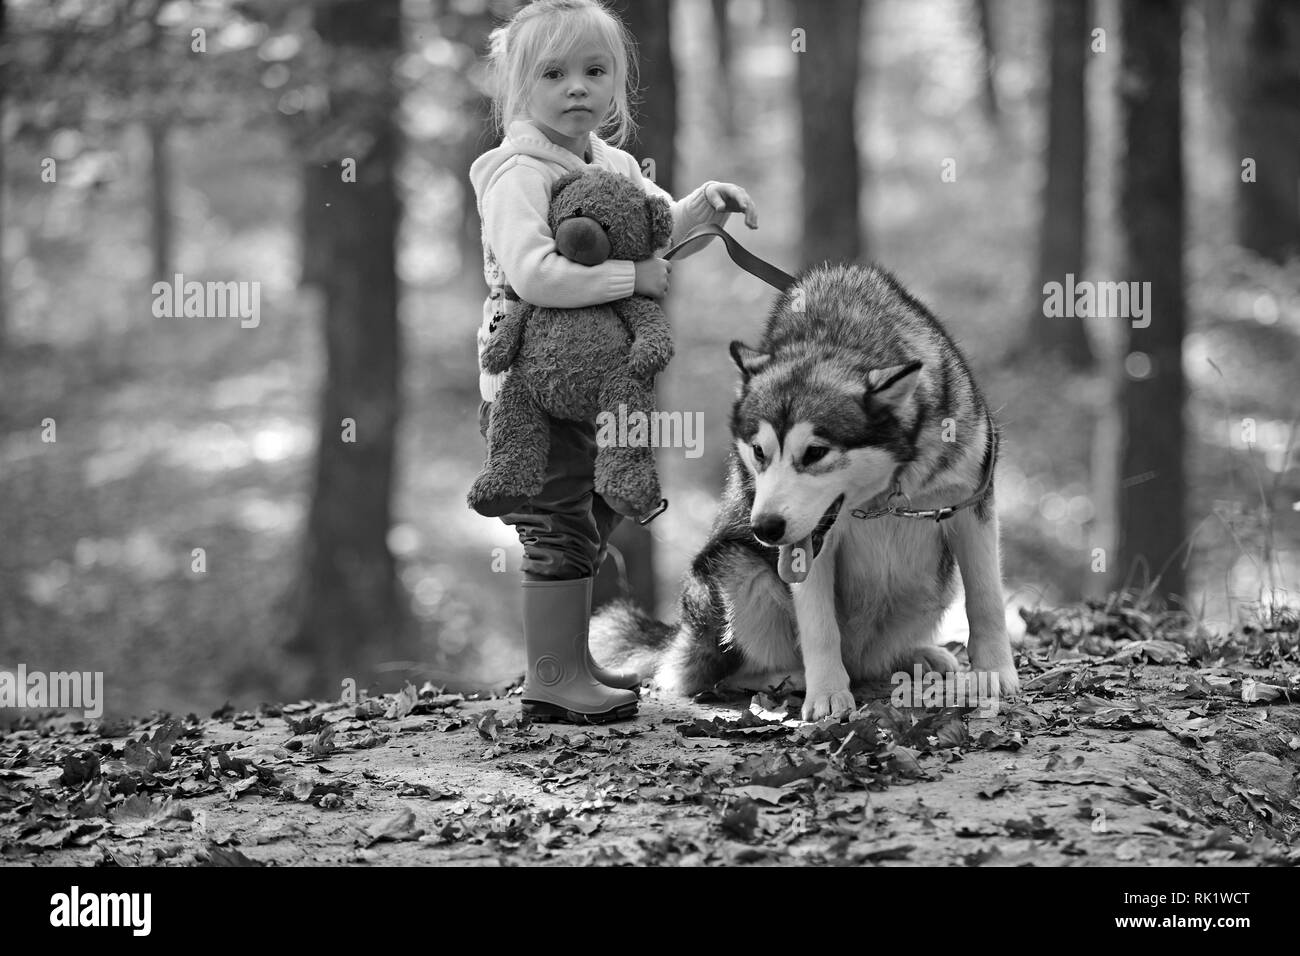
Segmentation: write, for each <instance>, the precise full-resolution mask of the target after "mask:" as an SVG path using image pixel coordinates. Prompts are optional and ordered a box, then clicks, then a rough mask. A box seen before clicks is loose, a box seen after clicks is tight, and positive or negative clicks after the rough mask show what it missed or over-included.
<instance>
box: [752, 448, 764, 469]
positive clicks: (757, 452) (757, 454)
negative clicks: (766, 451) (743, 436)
mask: <svg viewBox="0 0 1300 956" xmlns="http://www.w3.org/2000/svg"><path fill="white" fill-rule="evenodd" d="M754 461H756V462H758V463H759V464H760V465H761V464H763V446H762V445H755V446H754Z"/></svg>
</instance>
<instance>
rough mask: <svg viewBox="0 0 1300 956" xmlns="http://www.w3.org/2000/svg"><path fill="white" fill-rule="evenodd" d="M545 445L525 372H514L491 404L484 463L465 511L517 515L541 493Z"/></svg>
mask: <svg viewBox="0 0 1300 956" xmlns="http://www.w3.org/2000/svg"><path fill="white" fill-rule="evenodd" d="M550 443H551V430H550V423H549V422H548V421H547V417H546V412H545V410H544V409H542V407H541V406H540V405H538V404H537V402H536V401H534V399H533V395H532V389H531V388H530V387H529V383H528V376H527V374H526V373H525V371H524V369H522V368H517V369H515V370H514V371H513V372H511V373H510V374H509V375H508V376H506V380H505V382H504V383H503V384H502V386H501V391H500V392H498V393H497V399H496V401H495V402H493V403H492V411H491V418H490V419H489V421H488V429H487V446H488V449H487V458H486V459H485V460H484V462H483V470H482V471H480V472H479V474H478V477H477V478H475V479H474V484H473V485H472V486H471V487H470V490H469V496H468V501H469V506H470V507H471V508H473V509H474V510H475V511H477V512H478V513H479V514H481V515H484V516H486V517H489V518H499V517H501V516H502V515H506V514H510V513H511V512H514V511H518V510H519V508H520V506H521V505H523V504H524V502H526V501H527V500H528V499H529V498H531V497H533V496H534V495H536V494H538V493H540V492H541V490H542V485H543V483H544V480H545V476H546V458H547V455H548V454H549V453H550V450H551V449H550Z"/></svg>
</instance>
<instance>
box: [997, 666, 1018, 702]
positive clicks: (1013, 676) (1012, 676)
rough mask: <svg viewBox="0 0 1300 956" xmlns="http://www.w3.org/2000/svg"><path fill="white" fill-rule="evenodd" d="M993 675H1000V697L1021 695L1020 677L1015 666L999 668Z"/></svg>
mask: <svg viewBox="0 0 1300 956" xmlns="http://www.w3.org/2000/svg"><path fill="white" fill-rule="evenodd" d="M993 673H995V674H997V675H998V696H1000V697H1015V696H1016V695H1017V694H1019V693H1020V675H1019V674H1017V673H1016V669H1015V667H1014V666H1013V665H1011V664H1007V665H1006V666H1004V667H999V668H998V669H997V670H996V671H994V672H993Z"/></svg>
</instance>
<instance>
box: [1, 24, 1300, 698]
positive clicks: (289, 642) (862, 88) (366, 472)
mask: <svg viewBox="0 0 1300 956" xmlns="http://www.w3.org/2000/svg"><path fill="white" fill-rule="evenodd" d="M515 6H516V4H515V3H513V2H511V0H500V2H497V0H493V2H491V3H488V2H486V0H320V2H309V0H259V2H236V0H206V2H191V0H3V2H2V3H0V12H2V14H0V71H2V77H3V83H2V86H0V90H2V100H0V137H2V145H3V153H2V155H3V173H2V177H3V194H2V197H0V237H2V246H3V269H2V270H0V282H2V286H0V668H13V667H15V666H16V665H17V664H19V663H25V664H26V665H27V667H28V669H29V670H47V671H51V670H71V669H76V670H88V671H95V670H102V671H104V672H105V686H106V694H107V713H109V714H131V713H143V712H145V711H147V710H149V709H153V708H161V709H169V710H173V711H179V712H185V711H190V710H196V711H200V712H202V711H205V710H209V709H213V708H216V707H219V706H221V705H222V703H223V702H224V701H226V700H231V701H233V702H235V703H236V704H237V705H240V706H249V705H252V704H255V703H256V702H257V701H259V700H271V699H282V698H285V697H292V696H297V695H302V694H307V693H313V694H318V695H322V696H335V695H337V694H338V691H339V685H340V681H341V680H342V679H343V678H344V677H348V676H353V677H356V678H357V679H358V680H359V682H360V683H361V685H362V686H365V685H366V684H367V683H370V684H371V686H372V688H373V689H375V690H392V689H395V688H396V687H397V686H399V685H400V682H401V681H402V680H403V679H405V678H411V679H413V680H416V682H417V683H418V682H419V681H421V680H424V679H431V680H433V681H434V682H435V683H436V684H439V685H447V686H450V687H452V688H455V689H467V688H474V687H490V686H496V687H500V686H502V685H503V684H505V683H506V682H508V681H510V680H512V679H514V678H515V677H516V676H518V675H519V674H520V673H522V669H523V649H522V639H521V637H520V632H519V618H518V614H519V600H518V568H519V560H520V547H519V544H518V541H517V539H516V538H515V536H514V533H513V531H512V530H511V529H510V528H508V527H506V526H504V525H502V524H501V523H500V522H497V521H493V520H489V519H485V518H481V517H479V516H477V515H476V514H474V513H473V512H471V511H470V510H469V509H468V508H467V507H466V505H465V492H466V491H467V489H468V487H469V484H470V482H471V480H472V478H473V476H474V475H475V474H476V472H477V470H478V468H479V465H480V463H481V461H482V454H483V443H482V440H481V438H480V436H479V433H478V428H477V407H478V390H477V377H476V359H475V348H474V330H475V328H476V327H477V325H478V323H479V320H480V315H481V303H482V299H483V295H484V293H485V286H484V282H483V278H482V253H481V248H480V243H479V225H478V217H477V212H476V210H475V204H474V196H473V192H472V189H471V188H470V185H469V181H468V178H467V171H468V168H469V164H470V162H471V161H472V160H473V159H474V157H476V156H477V155H478V154H479V153H481V152H483V151H484V150H486V149H488V148H491V147H492V146H494V145H496V143H497V142H498V138H497V137H496V136H494V134H493V133H492V131H491V130H490V128H489V124H488V121H487V116H488V112H487V111H488V100H487V99H486V96H485V94H486V87H485V82H484V75H483V69H482V66H481V62H482V54H483V52H484V44H485V40H486V37H487V34H488V32H489V30H490V29H491V28H492V26H493V25H494V24H495V23H497V22H500V19H501V18H503V17H506V16H509V15H510V14H511V13H512V12H513V10H514V9H515ZM611 6H612V7H613V9H615V10H616V11H617V12H619V13H620V14H621V15H623V16H624V17H625V20H626V22H627V23H628V26H629V27H630V29H631V30H632V32H633V34H634V35H635V36H636V38H637V40H638V42H639V44H640V54H641V59H642V87H643V96H642V100H643V102H642V105H641V107H640V109H639V111H638V118H639V120H640V122H641V124H642V129H641V132H640V138H639V140H638V142H637V143H636V144H635V145H634V146H632V147H631V148H630V151H631V152H633V154H634V155H636V156H638V157H639V158H644V157H650V158H654V159H655V161H656V166H657V170H658V179H659V181H660V182H661V183H662V184H663V185H664V186H665V187H666V188H668V189H669V190H670V191H672V192H673V193H674V194H675V195H682V194H684V193H685V192H687V191H689V190H690V189H692V188H694V186H696V185H697V184H699V183H700V182H702V181H704V180H705V179H718V180H724V181H730V182H735V183H738V184H740V185H742V186H744V187H745V188H746V189H747V190H748V191H749V193H750V195H751V196H752V197H754V199H755V201H756V202H757V204H758V208H759V213H760V223H761V228H760V229H759V230H758V231H757V232H750V231H748V230H745V229H743V227H741V225H740V222H739V219H738V218H737V219H733V227H732V232H733V234H736V235H738V236H739V238H740V239H741V241H742V242H745V243H746V244H747V245H748V246H749V247H750V248H751V249H752V250H753V251H755V252H756V253H757V254H759V255H761V256H763V257H764V258H767V259H769V260H770V261H772V262H774V263H777V264H778V265H781V266H783V267H785V268H787V269H796V268H800V267H802V266H804V265H807V264H809V263H813V262H817V261H820V260H821V259H823V258H830V259H873V260H876V261H878V262H880V263H881V264H883V265H884V266H885V267H886V268H889V269H890V270H892V271H894V272H895V273H896V275H897V276H898V277H899V279H900V280H901V281H902V282H903V283H904V284H905V285H906V286H907V287H908V288H910V289H911V290H912V292H913V293H914V294H916V295H917V296H918V297H919V298H920V299H921V300H922V301H924V302H925V303H926V304H927V305H928V306H930V307H931V308H932V309H933V310H934V311H935V312H936V314H937V315H938V316H939V317H940V319H941V320H942V321H944V322H945V323H946V325H947V327H948V328H949V330H950V331H951V332H952V334H953V335H954V337H955V338H956V339H957V340H958V342H959V343H960V345H961V346H962V348H963V349H964V350H965V352H966V354H967V357H968V358H969V359H970V360H971V362H972V364H973V365H974V367H975V371H976V374H977V377H978V379H979V381H980V382H981V384H982V386H983V389H984V391H985V393H986V395H987V396H988V398H989V401H990V403H991V405H992V406H993V408H994V409H995V412H996V415H997V417H998V419H999V420H1000V421H1001V422H1002V423H1003V425H1004V434H1005V442H1004V445H1003V453H1002V460H1001V463H1000V467H999V470H998V487H997V499H998V502H999V510H1000V513H1001V517H1002V528H1003V555H1004V562H1005V578H1006V582H1007V597H1008V620H1009V623H1010V625H1011V626H1012V628H1013V630H1014V629H1015V628H1016V627H1017V626H1018V625H1019V618H1018V616H1017V614H1016V609H1017V608H1018V607H1020V606H1027V607H1035V606H1038V605H1040V604H1046V605H1050V604H1060V603H1065V602H1074V601H1080V600H1084V599H1087V598H1094V599H1096V598H1101V597H1103V596H1104V595H1106V594H1108V593H1111V592H1113V591H1114V590H1115V589H1118V588H1123V587H1126V586H1127V587H1130V588H1133V589H1136V590H1139V591H1143V592H1144V593H1145V594H1147V595H1148V596H1150V597H1151V598H1152V599H1156V600H1167V601H1168V602H1169V603H1170V604H1171V606H1173V607H1179V608H1185V609H1186V610H1187V611H1188V613H1189V614H1190V615H1192V616H1193V617H1194V618H1196V619H1197V620H1202V621H1204V622H1205V624H1206V626H1207V627H1214V628H1218V629H1226V628H1232V627H1237V626H1240V625H1241V623H1242V622H1243V621H1255V622H1259V621H1263V622H1265V623H1269V622H1272V623H1273V624H1274V625H1277V624H1278V622H1279V621H1281V622H1282V624H1283V625H1286V622H1287V621H1290V622H1291V624H1290V625H1289V626H1294V616H1291V617H1287V616H1286V615H1287V614H1288V613H1290V612H1288V611H1287V610H1286V608H1287V607H1292V608H1293V607H1294V606H1295V605H1296V603H1297V601H1296V591H1297V588H1298V587H1300V554H1298V553H1297V544H1298V542H1300V470H1297V467H1296V454H1295V451H1294V448H1293V444H1294V440H1295V438H1296V424H1297V414H1298V413H1300V390H1298V389H1297V373H1298V372H1300V258H1298V256H1300V198H1298V190H1300V4H1296V3H1294V2H1290V0H1243V2H1232V3H1229V2H1227V0H1188V2H1185V3H1179V2H1173V0H1137V2H1128V3H1119V2H1117V0H1095V2H1090V0H1065V2H1055V3H1047V2H1031V0H871V2H864V3H861V4H859V3H858V2H856V0H648V2H639V0H638V2H635V3H627V2H626V0H614V2H613V3H612V4H611ZM792 31H802V34H799V33H795V32H792ZM801 45H802V47H803V49H802V50H800V49H799V47H800V46H801ZM349 160H353V161H355V167H354V168H355V181H348V173H347V170H348V161H349ZM176 273H181V274H183V275H184V276H185V279H186V280H187V281H192V280H198V281H203V282H208V281H232V280H233V281H241V282H256V283H259V284H260V285H259V288H260V295H261V300H260V305H261V317H260V322H259V324H257V326H256V327H249V328H244V327H241V322H240V321H239V319H237V318H158V317H155V315H154V312H153V304H154V295H153V293H152V291H151V290H152V286H153V284H154V282H156V281H159V280H163V281H170V280H171V278H172V276H173V275H175V274H176ZM1067 273H1072V274H1074V275H1075V276H1076V278H1080V279H1085V278H1086V279H1089V280H1095V281H1138V282H1141V281H1149V282H1151V283H1152V294H1153V300H1154V305H1153V308H1152V311H1151V320H1152V321H1151V323H1150V325H1149V327H1147V328H1133V327H1132V325H1131V323H1130V322H1129V321H1128V320H1126V319H1122V318H1098V319H1089V320H1086V321H1082V320H1072V319H1066V318H1047V317H1045V315H1044V296H1043V284H1044V283H1045V282H1050V281H1058V282H1064V281H1065V276H1066V274H1067ZM672 280H673V282H672V291H671V293H670V296H669V300H668V311H669V316H670V318H671V320H672V322H673V325H674V328H675V333H676V336H677V355H676V358H675V359H674V361H673V362H672V364H671V365H670V366H669V368H668V370H667V371H666V373H665V374H664V375H662V376H661V377H660V380H659V393H660V406H661V407H662V408H665V409H673V410H681V411H683V412H695V411H700V412H703V414H704V422H705V427H706V432H705V436H704V445H703V448H704V454H703V456H702V457H700V458H696V459H687V458H686V457H685V456H684V454H683V451H682V450H681V449H661V450H660V451H659V455H658V460H659V464H660V468H661V471H662V474H663V478H664V484H665V489H666V493H667V495H668V497H669V499H670V502H671V507H670V508H669V510H668V512H667V513H666V514H664V515H663V516H662V517H660V518H659V519H658V520H656V521H655V522H654V523H653V524H652V525H650V526H648V528H646V529H639V528H624V529H621V530H620V532H619V536H618V538H617V539H616V541H617V543H618V545H619V549H618V550H619V554H618V556H617V557H618V560H617V561H615V560H613V559H611V561H610V562H608V563H607V565H606V567H605V568H604V569H602V575H601V577H602V579H601V581H600V584H599V588H600V593H601V595H602V598H607V597H608V596H610V595H612V594H614V593H616V592H617V591H618V589H619V588H620V587H627V588H629V589H630V590H631V591H632V592H633V593H634V594H635V595H636V596H637V597H638V598H639V599H640V600H642V601H644V602H646V604H647V605H649V606H652V607H654V608H656V609H657V610H658V612H659V614H660V616H661V617H664V618H672V617H674V616H675V613H676V610H675V602H676V597H677V583H678V579H679V576H680V574H681V572H682V571H683V570H684V568H685V566H686V564H687V562H688V561H689V560H690V559H691V557H692V555H693V553H694V551H695V549H696V548H698V547H699V545H700V544H702V543H703V541H704V539H705V537H706V535H707V530H708V527H709V524H710V522H711V520H712V518H713V514H714V511H715V502H716V499H717V495H718V493H719V490H720V488H721V481H722V475H723V463H724V460H725V458H726V455H727V453H728V451H729V442H728V436H727V417H728V413H729V409H730V404H731V401H732V399H733V397H734V391H735V386H736V374H735V373H734V370H733V367H732V365H731V361H730V359H729V357H728V355H727V343H728V342H729V341H730V340H731V339H733V338H741V339H745V340H748V341H750V342H751V343H752V342H753V341H754V340H756V339H757V337H758V334H759V330H760V329H761V326H762V323H763V319H764V317H765V315H766V311H767V309H768V307H769V305H770V302H771V299H772V295H771V292H770V290H769V289H767V288H766V287H765V286H763V285H762V284H761V283H759V282H758V281H757V280H756V279H754V278H752V277H750V276H749V275H747V274H745V273H743V272H740V271H739V270H737V269H736V268H734V267H733V266H732V264H731V263H730V261H729V260H728V259H727V258H726V257H725V255H724V253H723V251H722V249H721V248H720V247H719V246H717V245H716V244H715V245H714V246H710V247H708V248H706V249H705V250H704V251H702V252H700V253H698V254H697V255H695V256H693V257H692V258H690V259H689V260H687V261H684V262H683V263H681V264H679V266H678V267H677V268H676V269H675V270H674V272H673V277H672ZM344 419H350V420H352V421H354V422H355V431H354V435H353V437H354V438H355V440H354V441H347V440H345V439H344V434H345V427H346V426H345V424H344ZM51 439H53V440H51ZM196 549H202V551H201V552H199V553H196ZM620 571H621V572H622V573H621V574H620ZM953 625H954V633H958V634H959V633H960V631H961V629H962V628H963V627H964V620H963V619H962V615H961V612H960V605H959V606H958V611H957V613H956V614H955V615H954V616H953Z"/></svg>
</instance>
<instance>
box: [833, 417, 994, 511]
mask: <svg viewBox="0 0 1300 956" xmlns="http://www.w3.org/2000/svg"><path fill="white" fill-rule="evenodd" d="M985 418H986V420H987V421H988V424H989V449H988V451H987V452H986V453H985V456H984V476H983V478H981V479H980V485H979V487H978V488H976V489H975V494H973V495H971V496H970V497H969V498H967V499H966V500H965V501H963V502H960V503H959V504H955V505H949V506H947V507H946V508H929V509H926V510H923V511H922V510H918V509H916V508H908V507H903V506H900V505H899V504H898V502H900V501H901V502H904V503H905V504H908V505H910V504H911V503H912V499H911V498H909V497H908V496H907V495H906V494H904V493H903V486H902V485H901V484H900V482H899V475H900V474H901V473H902V470H903V469H902V468H899V469H898V471H895V472H894V487H893V489H892V490H891V491H890V492H889V497H888V498H886V499H885V507H883V508H869V509H863V508H854V509H853V510H852V511H851V512H850V514H852V515H853V517H855V518H881V517H884V516H885V515H893V516H894V517H896V518H933V519H934V520H935V521H943V520H944V519H945V518H951V517H952V516H953V515H954V514H956V513H957V512H958V511H961V509H962V508H969V507H970V506H971V505H973V504H976V503H977V502H979V501H980V500H982V499H983V497H984V495H985V493H986V492H987V491H988V490H989V485H991V484H992V483H993V466H994V465H995V464H996V463H997V460H998V430H997V427H996V426H995V425H994V424H993V417H992V416H991V415H989V414H988V413H987V412H986V413H985Z"/></svg>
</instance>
